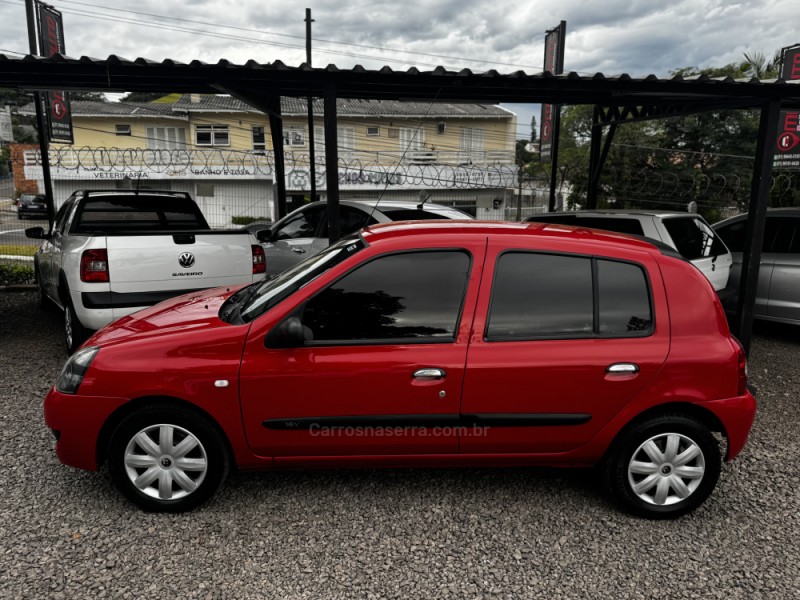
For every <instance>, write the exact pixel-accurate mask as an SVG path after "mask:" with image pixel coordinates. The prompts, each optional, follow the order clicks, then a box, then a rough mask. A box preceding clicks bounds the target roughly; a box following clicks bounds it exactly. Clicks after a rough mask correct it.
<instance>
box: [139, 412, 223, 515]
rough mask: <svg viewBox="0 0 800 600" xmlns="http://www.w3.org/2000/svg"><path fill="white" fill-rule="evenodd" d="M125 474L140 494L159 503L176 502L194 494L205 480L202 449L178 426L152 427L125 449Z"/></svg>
mask: <svg viewBox="0 0 800 600" xmlns="http://www.w3.org/2000/svg"><path fill="white" fill-rule="evenodd" d="M125 471H126V473H127V474H128V478H129V479H130V481H131V483H133V485H135V486H136V487H137V488H138V489H139V491H140V492H142V493H143V494H146V495H147V496H150V497H151V498H157V499H159V500H178V499H180V498H185V497H186V496H188V495H189V494H191V493H192V492H194V491H195V490H196V489H197V488H198V487H200V484H201V483H203V479H205V476H206V472H207V471H208V460H207V457H206V451H205V448H203V444H201V443H200V440H198V439H197V438H196V437H195V436H194V435H192V434H191V433H190V432H189V431H187V430H186V429H183V428H182V427H178V426H177V425H163V424H162V425H151V426H150V427H146V428H144V429H142V430H141V431H140V432H139V433H137V434H136V435H135V436H133V438H131V441H130V442H128V446H127V447H126V448H125Z"/></svg>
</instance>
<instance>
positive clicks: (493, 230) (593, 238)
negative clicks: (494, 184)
mask: <svg viewBox="0 0 800 600" xmlns="http://www.w3.org/2000/svg"><path fill="white" fill-rule="evenodd" d="M432 233H433V234H436V235H437V236H438V235H457V236H490V235H520V236H541V237H547V238H551V239H552V238H560V239H564V240H567V241H573V242H579V243H591V242H600V243H605V244H612V245H616V246H619V247H624V248H627V249H638V250H644V251H649V252H657V253H659V254H661V253H663V252H662V250H661V249H660V248H658V247H656V246H655V245H654V244H652V243H650V242H649V241H647V240H645V239H643V238H637V237H635V236H630V235H625V234H622V233H614V232H611V231H601V230H598V229H588V228H586V227H574V226H572V225H561V224H556V223H512V222H505V221H467V220H445V219H443V220H430V221H406V222H402V221H401V222H396V223H395V222H393V223H380V224H378V225H370V226H369V227H367V228H365V229H363V230H362V231H361V234H362V236H363V237H364V240H365V241H366V242H367V243H368V244H372V243H375V242H380V241H381V240H384V239H390V238H396V237H401V236H402V237H407V236H423V235H426V234H432Z"/></svg>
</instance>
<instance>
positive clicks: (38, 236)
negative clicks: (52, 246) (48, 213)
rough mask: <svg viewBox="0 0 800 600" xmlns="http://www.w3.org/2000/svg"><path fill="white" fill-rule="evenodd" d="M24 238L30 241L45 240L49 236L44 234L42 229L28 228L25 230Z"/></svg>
mask: <svg viewBox="0 0 800 600" xmlns="http://www.w3.org/2000/svg"><path fill="white" fill-rule="evenodd" d="M25 237H27V238H31V239H32V240H46V239H47V238H48V237H50V236H48V235H47V234H46V233H45V232H44V227H28V229H26V230H25Z"/></svg>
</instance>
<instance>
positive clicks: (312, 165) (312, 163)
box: [305, 8, 317, 202]
mask: <svg viewBox="0 0 800 600" xmlns="http://www.w3.org/2000/svg"><path fill="white" fill-rule="evenodd" d="M305 21H306V64H307V65H308V66H309V67H310V66H311V24H312V23H313V22H314V19H312V18H311V9H310V8H307V9H306V19H305ZM308 162H309V169H308V177H309V179H310V180H311V201H312V202H314V201H315V200H316V199H317V165H316V152H315V150H314V98H313V97H312V96H309V97H308Z"/></svg>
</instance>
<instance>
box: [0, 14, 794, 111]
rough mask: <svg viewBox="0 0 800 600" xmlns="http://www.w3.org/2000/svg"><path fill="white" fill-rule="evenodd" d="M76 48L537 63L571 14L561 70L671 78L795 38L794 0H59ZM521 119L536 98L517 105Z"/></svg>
mask: <svg viewBox="0 0 800 600" xmlns="http://www.w3.org/2000/svg"><path fill="white" fill-rule="evenodd" d="M51 4H52V5H53V6H55V7H56V8H57V9H59V10H61V11H62V12H63V14H64V25H65V31H66V34H65V37H66V47H67V54H69V55H71V56H81V55H87V56H93V57H98V58H105V57H107V56H109V55H111V54H116V55H119V56H123V57H126V58H136V57H140V56H142V57H145V58H150V59H155V60H161V59H164V58H173V59H176V60H180V61H189V60H193V59H199V60H202V61H206V62H215V61H217V60H219V59H220V58H226V59H228V60H230V61H233V62H244V61H246V60H249V59H254V60H256V61H258V62H271V61H274V60H282V61H283V62H285V63H287V64H289V65H298V64H300V63H301V62H303V61H304V60H305V41H304V36H305V24H304V22H303V19H304V17H305V11H304V9H305V8H306V7H308V8H311V10H312V17H313V18H314V20H315V23H314V24H313V28H314V29H313V38H314V42H313V45H314V54H313V62H314V66H323V65H327V64H330V63H333V64H336V65H337V66H339V67H352V66H353V65H355V64H361V65H363V66H365V67H367V68H376V67H380V66H383V65H388V66H390V67H392V68H396V69H403V68H408V67H410V66H417V67H419V68H420V69H425V68H431V67H433V66H436V65H443V66H445V67H447V68H455V69H462V68H465V67H466V68H470V69H472V70H473V71H484V70H488V69H497V70H498V71H500V72H511V71H516V70H524V71H526V72H530V73H535V72H539V71H541V65H542V61H543V45H544V44H543V38H544V32H545V30H546V29H548V28H550V27H553V26H555V25H557V24H558V23H559V21H561V20H564V21H566V22H567V40H566V52H565V69H566V70H567V71H577V72H579V73H595V72H598V71H600V72H603V73H606V74H619V73H628V74H630V75H633V76H641V75H647V74H650V73H654V74H656V75H659V76H665V75H667V74H668V73H669V72H670V71H671V70H673V69H676V68H679V67H686V66H698V67H705V66H718V65H724V64H727V63H730V62H734V61H739V60H741V58H742V55H743V53H745V52H747V53H753V52H762V53H764V54H766V55H768V56H772V54H773V53H774V52H775V51H776V50H778V49H780V48H781V47H783V46H788V45H792V44H795V43H798V42H800V27H798V14H800V11H799V10H798V5H797V0H751V1H744V2H733V1H730V0H728V1H725V0H684V1H670V0H666V2H653V0H605V1H604V2H599V1H597V0H595V1H594V2H590V1H588V0H538V1H535V2H531V1H527V2H524V1H522V0H490V1H484V2H478V1H476V0H391V1H383V0H369V1H368V0H349V1H346V0H307V1H306V2H291V1H288V0H269V1H268V2H264V1H263V0H258V1H257V0H168V1H164V0H135V1H134V0H116V1H112V2H106V3H100V2H98V1H96V0H94V1H93V0H79V1H78V0H75V1H67V0H53V1H52V2H51ZM27 50H28V41H27V33H26V25H25V8H24V2H23V0H0V52H4V53H9V52H26V51H27ZM512 109H513V110H515V111H516V112H517V113H518V114H519V121H520V124H522V123H529V122H530V114H531V112H532V110H533V107H531V106H520V105H513V106H512Z"/></svg>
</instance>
